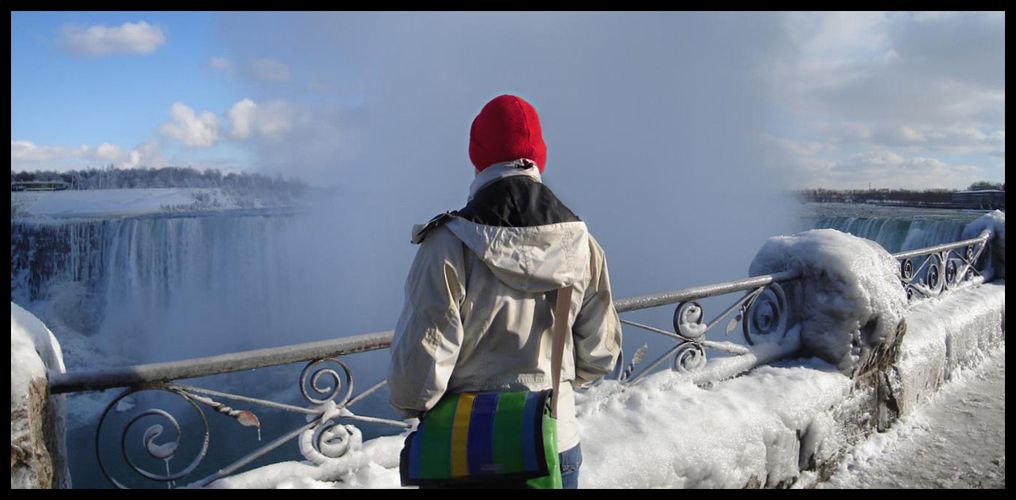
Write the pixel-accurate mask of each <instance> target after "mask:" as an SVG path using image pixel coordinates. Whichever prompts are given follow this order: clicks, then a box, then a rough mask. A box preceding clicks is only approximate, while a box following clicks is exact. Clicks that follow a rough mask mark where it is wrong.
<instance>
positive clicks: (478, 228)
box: [446, 216, 589, 293]
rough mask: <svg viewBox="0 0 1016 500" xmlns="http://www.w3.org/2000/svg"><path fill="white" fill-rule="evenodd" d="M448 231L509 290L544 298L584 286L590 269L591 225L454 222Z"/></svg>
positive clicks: (460, 220)
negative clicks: (530, 293) (506, 224)
mask: <svg viewBox="0 0 1016 500" xmlns="http://www.w3.org/2000/svg"><path fill="white" fill-rule="evenodd" d="M446 227H447V228H448V229H449V230H450V231H451V232H452V234H454V235H455V236H456V237H457V238H458V239H459V240H461V241H462V242H463V243H464V244H465V245H466V247H468V248H469V249H470V250H472V251H473V253H475V254H476V255H477V257H479V258H480V260H481V261H483V263H484V264H486V265H487V267H488V268H489V269H490V270H491V272H492V273H493V274H494V276H495V277H497V279H498V280H500V281H501V282H502V283H504V284H505V285H507V286H509V287H511V288H514V289H516V290H521V291H524V292H532V293H543V292H549V291H551V290H557V289H559V288H562V287H565V286H571V285H574V284H575V283H577V282H579V281H581V280H582V279H583V278H584V277H585V275H586V272H587V269H588V267H589V232H588V230H587V229H586V224H585V222H582V221H570V222H559V223H554V224H546V225H539V226H529V227H506V226H490V225H485V224H479V223H476V222H472V221H470V220H467V219H465V218H462V217H459V216H452V218H451V219H450V220H449V221H448V222H447V223H446Z"/></svg>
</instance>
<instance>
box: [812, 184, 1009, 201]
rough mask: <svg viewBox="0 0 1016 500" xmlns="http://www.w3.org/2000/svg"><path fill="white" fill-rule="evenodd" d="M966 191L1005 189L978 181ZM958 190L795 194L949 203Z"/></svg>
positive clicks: (827, 198) (832, 198)
mask: <svg viewBox="0 0 1016 500" xmlns="http://www.w3.org/2000/svg"><path fill="white" fill-rule="evenodd" d="M967 190H968V191H985V190H999V191H1005V183H1004V182H1002V183H997V182H988V181H979V182H975V183H973V184H971V185H970V187H968V188H967ZM958 192H960V191H959V190H957V189H925V190H919V191H918V190H909V189H885V188H883V189H823V188H817V189H803V190H800V191H797V195H798V196H799V197H800V198H801V200H803V201H813V202H820V203H836V202H839V203H859V202H865V201H874V202H904V203H916V204H922V203H949V202H952V201H953V200H954V195H955V194H956V193H958Z"/></svg>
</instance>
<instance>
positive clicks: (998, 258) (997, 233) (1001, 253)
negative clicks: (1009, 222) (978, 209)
mask: <svg viewBox="0 0 1016 500" xmlns="http://www.w3.org/2000/svg"><path fill="white" fill-rule="evenodd" d="M985 229H987V230H989V231H991V236H992V237H991V240H990V241H989V242H988V248H989V249H990V252H988V263H987V266H986V268H985V273H984V274H985V276H986V278H987V279H989V280H991V279H1005V212H1003V211H1001V210H995V211H993V212H988V213H986V214H984V215H982V216H981V217H980V218H978V219H976V220H974V221H973V222H971V223H970V224H967V226H966V227H964V228H963V237H962V239H964V240H967V239H970V238H976V237H977V236H978V235H979V234H981V231H984V230H985Z"/></svg>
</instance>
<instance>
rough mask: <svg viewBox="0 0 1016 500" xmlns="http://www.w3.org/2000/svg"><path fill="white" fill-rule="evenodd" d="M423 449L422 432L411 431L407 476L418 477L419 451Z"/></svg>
mask: <svg viewBox="0 0 1016 500" xmlns="http://www.w3.org/2000/svg"><path fill="white" fill-rule="evenodd" d="M422 450H423V433H422V432H415V433H413V444H412V445H411V446H410V448H409V477H411V478H413V479H420V462H421V460H420V452H421V451H422Z"/></svg>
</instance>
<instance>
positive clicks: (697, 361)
mask: <svg viewBox="0 0 1016 500" xmlns="http://www.w3.org/2000/svg"><path fill="white" fill-rule="evenodd" d="M799 277H800V273H799V272H798V271H786V272H781V273H775V274H766V275H762V276H753V277H751V278H748V279H744V280H738V281H728V282H724V283H718V284H715V285H705V286H700V287H694V288H686V289H683V290H678V291H676V292H670V293H663V294H655V295H643V296H640V297H633V298H628V299H621V300H618V301H616V302H615V303H614V306H615V308H616V309H617V312H618V313H624V312H628V311H636V310H640V309H648V308H652V307H659V306H665V305H671V304H677V308H675V310H674V321H673V332H671V331H667V330H664V329H661V328H657V327H654V326H650V325H645V324H642V323H638V322H635V321H631V320H626V319H622V320H621V322H622V323H624V324H626V325H630V326H634V327H636V328H641V329H643V330H646V331H650V332H653V333H656V334H659V335H663V336H665V337H670V338H672V339H674V340H676V341H677V344H676V345H674V346H673V347H671V348H670V349H668V350H667V351H666V352H664V353H663V354H662V355H661V356H659V357H658V358H656V360H654V361H653V362H652V363H649V365H647V366H646V367H645V368H644V369H642V370H641V371H640V372H638V373H637V374H633V371H634V369H635V366H636V365H638V364H639V363H640V362H641V361H642V358H643V357H644V356H645V354H646V350H647V349H648V347H647V345H643V346H642V347H641V348H639V349H638V350H637V351H636V352H635V354H634V355H633V356H632V360H631V362H630V363H629V364H628V366H627V367H626V368H623V369H622V370H621V371H620V373H619V374H618V379H619V380H620V381H621V382H622V383H625V384H632V383H635V382H638V381H639V380H641V379H642V378H643V377H644V376H645V375H647V374H649V373H650V372H651V371H652V370H653V369H655V368H656V367H658V366H660V364H662V363H664V362H665V361H667V360H668V359H670V358H673V361H672V366H673V369H674V370H676V371H679V372H683V373H686V374H689V375H690V376H692V378H693V380H695V381H696V382H701V381H715V380H716V379H721V378H728V377H731V376H734V375H737V373H740V372H742V371H746V370H748V369H751V368H753V367H754V366H756V365H757V364H759V363H764V362H765V361H766V359H771V358H772V354H773V353H771V352H770V355H769V356H766V357H763V356H759V355H758V353H756V352H753V351H752V349H751V348H750V347H748V346H753V345H755V343H756V340H757V339H758V338H759V337H763V336H764V337H767V338H774V337H782V336H783V335H785V334H786V333H787V331H788V330H789V329H790V328H791V327H792V326H793V325H792V322H791V317H792V314H791V312H792V311H791V310H790V307H789V303H788V301H787V293H786V292H784V290H783V287H784V285H787V284H792V282H794V281H796V280H797V279H798V278H799ZM738 292H746V293H745V294H744V295H743V296H741V297H740V298H738V299H737V300H736V301H734V303H733V304H731V305H730V306H729V307H727V308H726V309H725V310H724V311H723V312H721V313H719V314H718V315H717V316H716V317H715V318H713V319H712V320H711V321H709V322H706V321H705V319H706V315H705V310H704V309H703V307H702V305H701V304H699V302H698V301H699V300H702V299H705V298H708V297H714V296H719V295H727V294H731V293H738ZM735 311H736V312H735ZM731 316H733V317H731ZM728 318H729V321H727V322H726V325H725V327H724V333H725V334H729V333H731V332H733V331H734V330H736V329H737V328H738V325H740V330H741V334H742V335H743V336H744V340H745V342H746V343H747V344H748V346H744V345H740V344H735V343H733V342H718V341H713V340H707V339H706V338H705V337H706V334H707V333H709V332H710V331H711V330H713V328H714V327H715V326H716V325H719V324H721V323H722V322H724V321H725V320H728ZM785 347H789V349H790V350H796V348H797V346H796V345H790V346H785ZM706 349H713V350H717V351H721V352H725V353H728V354H733V355H734V356H735V357H741V358H744V359H745V360H746V361H747V363H729V362H728V363H726V366H727V368H728V369H726V370H718V371H709V372H705V371H703V370H702V369H703V367H704V366H705V364H706ZM728 361H729V360H728ZM619 366H622V367H623V360H622V362H621V363H619Z"/></svg>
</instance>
